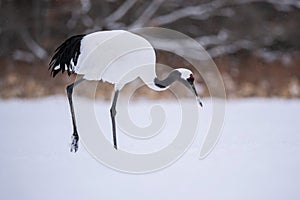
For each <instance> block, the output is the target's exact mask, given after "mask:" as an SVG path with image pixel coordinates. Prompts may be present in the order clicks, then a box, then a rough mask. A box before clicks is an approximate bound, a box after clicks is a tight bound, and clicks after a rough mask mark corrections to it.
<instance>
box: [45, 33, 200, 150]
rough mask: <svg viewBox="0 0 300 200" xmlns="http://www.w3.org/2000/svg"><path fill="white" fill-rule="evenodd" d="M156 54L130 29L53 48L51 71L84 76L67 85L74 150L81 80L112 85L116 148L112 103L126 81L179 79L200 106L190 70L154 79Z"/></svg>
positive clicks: (161, 84) (157, 85) (155, 85)
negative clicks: (76, 94)
mask: <svg viewBox="0 0 300 200" xmlns="http://www.w3.org/2000/svg"><path fill="white" fill-rule="evenodd" d="M155 64H156V55H155V51H154V49H153V47H152V45H151V44H150V43H149V42H148V41H147V40H146V39H144V38H143V37H141V36H139V35H136V34H133V33H131V32H129V31H123V30H113V31H99V32H94V33H91V34H88V35H76V36H73V37H71V38H69V39H67V40H66V41H65V42H64V43H62V44H61V45H60V46H59V47H58V48H57V49H56V51H55V54H54V56H53V57H52V59H51V62H50V69H51V73H52V75H53V77H54V76H56V75H57V73H58V72H60V71H61V72H62V73H63V72H64V71H67V73H68V75H71V74H72V73H76V74H80V75H83V79H81V80H78V81H77V82H74V83H72V84H71V85H69V86H68V87H67V92H68V98H69V103H70V109H71V114H72V120H73V130H74V132H73V142H72V147H71V151H73V150H74V151H75V152H76V151H77V148H78V144H77V143H78V139H79V136H78V133H77V128H76V120H75V115H74V108H73V103H72V91H73V87H75V86H76V85H77V84H79V83H80V82H82V81H83V80H102V81H104V82H105V81H107V82H109V83H112V84H114V85H115V95H114V98H113V102H112V107H111V110H110V111H111V118H112V129H113V143H114V147H115V148H116V149H117V140H116V126H115V115H116V110H115V106H116V103H117V98H118V94H119V91H120V90H121V89H122V88H123V86H124V85H125V84H126V83H129V82H131V81H133V80H134V79H136V78H140V79H142V81H144V83H145V84H146V85H147V86H148V87H150V88H151V89H153V90H156V91H161V90H165V89H167V88H168V87H169V86H170V85H171V84H172V83H173V82H174V81H180V82H181V83H183V84H184V85H185V86H186V87H187V88H189V89H191V90H192V91H193V93H194V94H195V96H196V98H197V101H198V102H199V104H200V105H201V106H202V103H201V101H200V99H199V97H198V94H197V92H196V89H195V87H194V84H193V83H194V77H193V74H192V72H191V71H190V70H188V69H184V68H180V69H175V70H173V71H172V72H171V73H170V74H169V75H168V76H167V77H166V78H165V79H164V80H159V79H157V76H156V73H155Z"/></svg>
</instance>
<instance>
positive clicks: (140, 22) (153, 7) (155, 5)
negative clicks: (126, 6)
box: [129, 0, 164, 29]
mask: <svg viewBox="0 0 300 200" xmlns="http://www.w3.org/2000/svg"><path fill="white" fill-rule="evenodd" d="M163 2H164V0H155V1H152V3H151V4H150V5H149V6H148V8H147V9H146V10H145V11H144V13H143V14H142V15H141V16H140V17H139V18H138V19H137V20H136V21H134V22H133V23H132V24H131V25H130V26H129V28H130V29H131V28H139V27H143V26H144V25H145V24H147V23H148V22H149V20H150V18H151V17H152V16H153V15H154V14H155V12H156V11H157V10H158V9H159V7H160V5H161V4H162V3H163Z"/></svg>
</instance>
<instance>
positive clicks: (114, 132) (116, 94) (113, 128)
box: [110, 90, 119, 149]
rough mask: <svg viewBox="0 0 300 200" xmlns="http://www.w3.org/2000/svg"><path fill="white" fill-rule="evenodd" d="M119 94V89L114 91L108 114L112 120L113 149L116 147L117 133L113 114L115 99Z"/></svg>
mask: <svg viewBox="0 0 300 200" xmlns="http://www.w3.org/2000/svg"><path fill="white" fill-rule="evenodd" d="M118 96H119V90H116V91H115V94H114V98H113V102H112V105H111V108H110V116H111V122H112V131H113V142H114V147H115V149H118V147H117V134H116V121H115V116H116V114H117V111H116V104H117V99H118Z"/></svg>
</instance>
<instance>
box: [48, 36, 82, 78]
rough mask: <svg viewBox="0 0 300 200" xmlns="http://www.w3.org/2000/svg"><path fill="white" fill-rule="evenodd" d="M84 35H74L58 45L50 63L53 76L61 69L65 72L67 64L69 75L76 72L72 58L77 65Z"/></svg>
mask: <svg viewBox="0 0 300 200" xmlns="http://www.w3.org/2000/svg"><path fill="white" fill-rule="evenodd" d="M84 36H85V35H75V36H72V37H70V38H68V39H67V40H66V41H64V42H63V43H62V44H61V45H60V46H59V47H57V49H56V50H55V53H54V55H53V57H52V59H51V61H50V63H49V66H50V67H49V69H51V75H52V76H53V77H55V76H56V75H57V73H58V72H60V71H61V72H62V73H64V71H65V70H66V69H65V66H67V72H68V75H69V76H70V75H71V74H72V73H73V72H74V69H73V66H72V64H71V60H73V63H74V66H76V65H77V61H78V57H79V55H80V45H81V40H82V38H83V37H84ZM56 66H59V68H56Z"/></svg>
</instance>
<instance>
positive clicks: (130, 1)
mask: <svg viewBox="0 0 300 200" xmlns="http://www.w3.org/2000/svg"><path fill="white" fill-rule="evenodd" d="M136 1H137V0H127V1H125V2H124V3H123V4H122V5H121V6H120V7H119V8H118V9H117V10H116V11H115V12H113V13H112V14H111V15H109V16H108V17H106V19H105V20H104V21H105V23H106V24H107V25H109V24H111V23H114V22H116V21H118V20H119V19H121V18H122V17H123V16H124V15H125V14H126V13H127V12H128V10H130V8H131V7H132V6H133V5H134V4H135V3H136Z"/></svg>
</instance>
